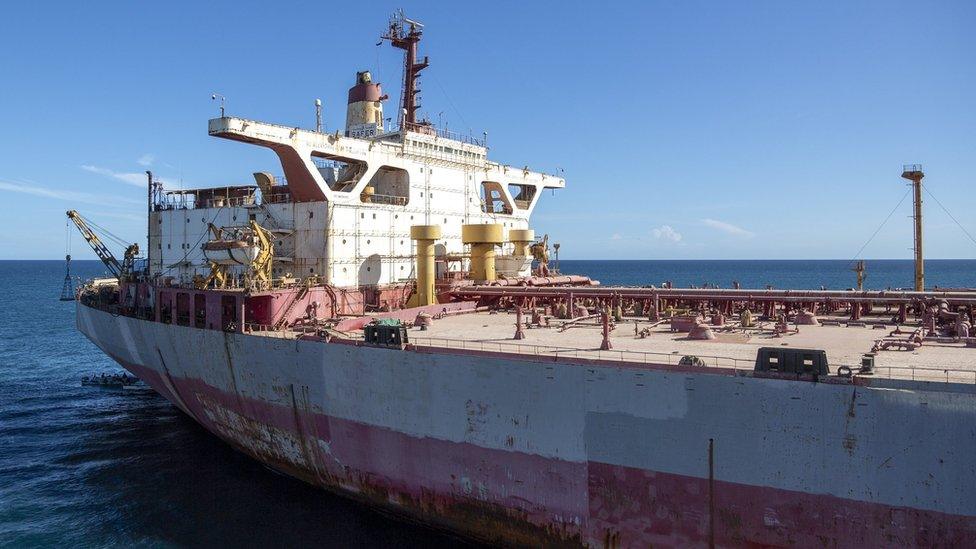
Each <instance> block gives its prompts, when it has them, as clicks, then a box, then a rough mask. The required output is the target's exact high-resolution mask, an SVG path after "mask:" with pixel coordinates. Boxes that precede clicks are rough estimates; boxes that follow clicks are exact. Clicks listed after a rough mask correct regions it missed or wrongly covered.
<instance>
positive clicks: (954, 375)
mask: <svg viewBox="0 0 976 549" xmlns="http://www.w3.org/2000/svg"><path fill="white" fill-rule="evenodd" d="M410 343H411V344H412V345H416V346H419V347H431V348H444V349H461V350H468V351H490V352H492V351H493V352H500V353H512V354H519V355H530V356H537V357H551V358H556V359H558V358H560V357H564V358H586V359H596V360H612V361H617V362H633V363H638V364H667V365H669V366H677V365H679V362H680V360H681V358H682V357H683V356H685V354H690V353H679V352H675V353H664V352H658V351H627V350H609V351H603V350H599V349H577V348H572V347H556V346H551V345H537V344H531V343H515V342H502V341H469V340H461V339H449V338H439V337H414V336H411V337H410ZM694 356H697V357H698V358H700V359H701V360H703V361H704V362H705V364H706V367H716V368H729V369H732V370H735V371H736V373H737V375H738V372H740V371H742V372H752V371H754V364H755V360H753V359H742V358H734V357H725V356H702V355H694ZM832 366H834V367H835V368H839V367H841V366H848V367H849V368H851V369H852V370H853V371H854V372H857V371H858V370H859V366H850V365H844V364H833V365H832ZM834 371H835V372H836V369H835V370H834ZM900 372H904V373H903V374H902V375H897V374H898V373H900ZM855 375H856V376H864V377H877V378H883V379H895V380H897V379H903V380H911V381H938V382H945V383H973V384H976V370H960V369H956V368H932V367H925V366H876V367H875V368H874V373H873V375H871V376H868V375H866V374H855Z"/></svg>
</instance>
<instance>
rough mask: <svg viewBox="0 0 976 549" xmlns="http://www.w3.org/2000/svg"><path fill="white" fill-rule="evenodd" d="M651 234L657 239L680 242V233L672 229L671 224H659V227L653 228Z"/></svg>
mask: <svg viewBox="0 0 976 549" xmlns="http://www.w3.org/2000/svg"><path fill="white" fill-rule="evenodd" d="M651 234H652V235H654V238H656V239H657V240H668V241H671V242H681V233H679V232H678V231H676V230H674V229H673V228H672V227H671V225H661V226H660V227H658V228H656V229H653V230H652V231H651Z"/></svg>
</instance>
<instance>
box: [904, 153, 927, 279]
mask: <svg viewBox="0 0 976 549" xmlns="http://www.w3.org/2000/svg"><path fill="white" fill-rule="evenodd" d="M901 176H902V177H903V178H905V179H907V180H909V181H911V182H912V190H913V191H914V193H915V210H914V215H913V216H912V217H913V218H914V220H915V291H916V292H922V291H925V256H924V255H922V178H923V177H925V173H924V172H922V165H921V164H907V165H905V167H904V169H902V172H901Z"/></svg>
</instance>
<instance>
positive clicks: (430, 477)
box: [69, 15, 976, 547]
mask: <svg viewBox="0 0 976 549" xmlns="http://www.w3.org/2000/svg"><path fill="white" fill-rule="evenodd" d="M422 28H423V27H422V25H420V24H419V23H417V22H416V21H412V20H409V19H407V18H405V17H402V15H399V16H397V17H395V18H394V19H393V20H392V22H391V24H390V26H389V28H388V30H387V32H386V33H385V34H384V35H383V39H385V40H388V41H389V42H390V43H391V44H392V45H393V46H394V47H396V48H399V49H402V50H403V51H404V58H405V64H404V86H403V88H404V93H403V97H401V100H400V111H399V114H398V117H397V128H396V129H395V130H394V129H390V128H388V127H387V124H386V119H385V118H384V116H383V103H384V101H386V98H385V96H384V94H383V93H382V90H381V88H380V86H379V84H377V83H374V82H373V78H372V75H371V74H369V73H368V72H367V71H362V72H359V73H358V74H357V75H356V77H355V83H354V85H353V87H352V88H351V89H350V91H349V94H348V104H347V123H346V127H345V128H344V130H341V131H320V128H316V130H307V129H302V128H295V127H287V126H282V125H276V124H271V123H266V122H259V121H255V120H249V119H245V118H239V117H233V116H223V112H222V116H221V117H219V118H216V119H213V120H211V121H210V124H209V132H210V134H211V135H213V136H216V137H222V138H226V139H231V140H234V141H240V142H244V143H248V144H253V145H258V146H263V147H267V148H269V149H271V150H273V151H274V152H275V153H276V154H277V155H278V158H279V159H280V162H281V169H282V172H283V174H282V175H273V174H272V173H270V172H257V173H255V174H254V177H255V182H254V184H253V185H251V184H243V185H238V186H230V187H219V188H205V189H190V190H179V191H173V190H166V189H163V188H162V187H161V186H160V185H159V184H158V183H156V182H155V181H154V180H153V178H152V175H151V174H150V175H149V181H148V183H149V189H150V197H151V201H150V212H149V228H148V232H149V234H148V240H149V250H148V254H147V255H148V261H147V262H146V265H145V267H144V268H141V267H139V265H138V263H137V262H136V261H135V254H136V253H137V249H136V248H135V247H130V248H129V249H128V250H127V252H126V254H125V260H124V261H121V262H120V261H118V260H116V259H115V258H114V256H112V255H111V252H110V251H108V249H107V248H106V247H105V246H104V245H103V244H101V242H100V241H99V240H98V237H97V236H96V235H95V234H94V232H92V231H91V230H88V229H87V224H85V223H84V220H83V219H81V218H80V216H78V215H77V214H76V213H75V214H74V215H75V217H72V219H75V222H76V224H78V226H79V228H80V229H81V230H82V232H83V233H84V234H85V238H86V240H87V241H88V242H89V243H90V244H91V245H92V246H93V248H95V249H96V251H98V252H100V253H99V256H100V257H102V258H103V260H104V261H105V262H106V265H108V266H109V268H110V269H112V271H113V277H112V278H109V279H99V280H95V281H91V282H89V283H88V284H86V285H85V286H83V287H82V288H80V289H79V292H78V299H77V322H78V326H79V329H80V330H81V331H82V332H83V333H84V334H85V335H86V336H88V337H89V338H90V339H91V340H92V341H93V342H94V343H95V344H96V345H98V346H99V347H100V348H101V349H103V350H104V351H105V352H106V353H107V354H108V355H109V356H111V357H112V358H113V359H114V360H116V361H118V362H119V363H120V364H121V365H123V366H124V367H125V368H126V369H128V370H129V371H131V372H132V373H134V374H136V375H137V376H139V377H140V378H141V379H142V380H144V381H146V382H147V383H148V384H150V385H151V386H152V387H153V388H154V389H155V390H156V391H158V392H159V393H160V394H162V395H163V396H165V397H166V398H167V399H169V400H170V401H171V402H172V403H173V404H174V405H175V406H177V407H179V408H180V409H181V410H182V411H184V412H185V413H186V414H187V415H189V416H190V417H192V418H193V419H194V420H196V421H198V422H199V423H200V424H201V425H203V426H204V427H205V428H207V429H208V430H209V431H211V432H212V433H214V434H215V435H216V436H218V437H220V438H222V439H223V440H225V441H227V442H228V443H229V444H232V445H233V446H234V447H236V448H238V449H239V450H241V451H242V452H245V453H247V454H248V455H251V456H253V457H254V458H255V459H258V460H260V461H261V462H263V463H265V464H267V465H269V466H270V467H273V468H275V469H276V470H279V471H282V472H284V473H287V474H289V475H292V476H294V477H296V478H300V479H302V480H304V481H306V482H309V483H311V484H313V485H316V486H320V487H323V488H326V489H329V490H333V491H337V492H339V493H342V494H344V495H347V496H349V497H353V498H356V499H359V500H361V501H364V502H366V503H368V504H370V505H375V506H377V507H382V508H384V509H387V510H390V511H393V512H395V513H399V514H402V515H405V516H409V517H411V518H413V519H418V520H421V521H424V522H427V523H430V524H433V525H436V526H439V527H444V528H448V529H451V530H454V531H456V532H460V533H462V534H464V535H468V536H472V537H474V538H478V539H482V540H486V541H491V542H505V543H508V544H519V545H543V544H544V545H552V546H556V545H567V546H578V545H585V546H602V547H638V546H639V547H647V546H652V545H653V546H665V547H687V546H711V547H738V546H745V545H754V546H787V545H791V546H811V545H818V546H819V545H824V546H835V547H838V546H839V547H850V546H856V545H861V546H892V545H894V546H932V545H943V546H958V545H963V544H967V543H969V542H970V541H971V539H972V538H973V536H974V535H976V496H974V495H973V491H972V489H971V487H972V486H974V485H976V457H974V456H976V431H974V429H973V425H974V424H976V365H974V361H973V356H972V354H973V353H976V338H973V337H972V326H973V320H974V316H976V294H974V293H973V292H972V291H966V290H953V291H936V290H926V289H925V288H924V287H922V288H918V289H917V291H900V290H899V291H880V292H879V291H867V290H863V289H860V288H859V289H858V290H847V291H827V290H820V291H816V290H774V289H765V290H751V289H740V288H735V289H717V288H707V289H694V288H691V289H682V288H672V287H670V285H669V284H665V285H664V286H663V287H655V286H646V287H640V288H615V287H602V286H600V285H599V284H598V283H596V282H595V281H592V280H590V279H588V278H586V277H581V276H570V275H563V274H560V273H558V272H554V270H553V269H550V266H549V262H548V254H549V243H548V238H547V237H545V236H543V237H541V238H538V237H537V236H536V235H535V233H534V231H533V230H532V228H531V226H530V224H529V219H530V216H531V214H532V212H533V210H534V209H535V207H536V205H537V203H538V200H539V198H540V196H541V195H542V191H543V190H544V189H546V188H550V189H556V188H562V187H564V181H563V179H562V178H560V177H556V176H553V175H549V174H544V173H540V172H534V171H531V170H529V169H528V168H526V167H523V168H518V167H512V166H506V165H504V164H499V163H495V162H492V161H490V160H488V158H487V153H488V149H487V147H486V143H485V142H484V139H480V140H479V139H474V138H470V137H461V136H458V135H454V134H450V133H448V132H445V131H442V130H439V129H436V128H434V127H433V126H432V125H431V124H429V123H427V122H425V121H423V120H418V114H417V113H418V108H419V105H417V103H416V93H415V91H416V89H417V86H418V81H417V76H418V74H419V73H420V71H421V70H423V69H425V68H426V67H427V66H428V64H429V61H428V59H427V58H426V57H423V58H421V57H420V56H419V52H418V44H419V41H420V37H421V33H422ZM917 171H918V173H919V174H920V173H921V169H920V167H919V168H918V170H917ZM906 173H907V172H906ZM919 180H920V176H919ZM70 215H72V212H69V216H70ZM918 234H919V239H920V232H919V233H918ZM103 256H104V257H103ZM919 272H920V271H919ZM861 274H863V272H862V273H861ZM920 284H921V283H920ZM923 286H924V285H923ZM897 349H904V351H898V350H897ZM906 351H907V352H906Z"/></svg>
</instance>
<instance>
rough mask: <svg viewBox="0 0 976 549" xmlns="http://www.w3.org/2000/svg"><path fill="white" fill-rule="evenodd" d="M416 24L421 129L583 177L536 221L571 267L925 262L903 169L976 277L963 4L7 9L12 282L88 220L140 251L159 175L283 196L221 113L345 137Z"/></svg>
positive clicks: (2, 220) (973, 18)
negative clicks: (636, 262) (220, 98)
mask: <svg viewBox="0 0 976 549" xmlns="http://www.w3.org/2000/svg"><path fill="white" fill-rule="evenodd" d="M398 7H402V8H404V10H405V12H406V14H407V16H408V17H411V18H414V19H418V20H420V21H422V22H424V23H425V25H426V27H425V32H424V39H423V42H422V44H421V53H422V54H424V55H428V56H430V62H431V66H430V68H428V69H427V70H425V71H424V73H423V75H422V77H421V85H420V87H421V89H422V94H421V98H422V100H421V104H422V106H423V110H422V113H424V114H426V115H427V116H428V117H429V118H430V119H431V120H433V121H435V122H437V121H440V122H441V125H446V126H448V127H449V128H450V129H451V130H455V131H463V132H468V131H470V132H471V133H473V134H474V135H478V136H480V135H481V133H482V131H488V133H489V145H490V151H489V158H491V159H493V160H496V161H500V162H503V163H507V164H511V165H514V166H519V167H521V166H525V165H528V166H529V167H530V168H532V169H534V170H540V171H546V172H549V173H558V174H559V175H562V176H564V177H565V178H566V188H565V189H563V190H559V191H555V192H553V193H551V194H550V192H548V191H547V192H546V195H545V196H543V197H542V199H541V200H540V202H539V206H538V208H537V209H536V211H535V214H534V216H533V218H532V222H531V225H532V226H533V227H534V228H535V229H536V232H537V234H542V233H548V234H549V235H550V237H551V239H553V240H555V241H557V242H560V243H561V244H562V248H561V250H560V255H561V257H562V258H564V259H851V258H854V257H855V256H857V255H858V253H859V250H860V249H861V248H862V246H864V245H865V243H866V242H868V241H869V239H870V237H871V236H872V234H873V233H874V232H875V231H876V230H877V229H878V228H879V226H881V225H882V222H883V221H885V219H886V218H888V215H889V213H890V212H893V213H891V216H890V218H888V221H887V223H886V224H885V225H884V226H883V227H882V228H881V230H880V231H878V232H877V236H875V237H874V238H873V239H871V240H870V242H869V243H868V244H867V246H864V249H863V252H861V254H860V256H861V257H864V258H910V257H911V254H912V251H911V247H912V230H911V219H910V215H911V204H910V203H911V200H910V198H909V199H906V200H904V201H903V202H902V203H901V204H900V206H898V207H897V208H896V205H898V204H899V200H901V199H902V197H903V196H904V194H905V191H906V186H905V183H906V181H905V180H903V179H901V178H900V174H901V169H902V165H903V164H905V163H922V164H923V166H924V170H925V173H926V178H925V186H926V188H927V189H928V190H929V191H930V192H931V195H928V194H927V195H926V196H925V203H924V204H925V205H924V207H925V217H924V218H925V221H926V225H925V250H926V256H927V257H931V258H973V257H976V242H974V241H973V240H971V239H970V237H968V236H967V234H966V232H965V231H968V233H969V235H973V236H976V216H974V215H973V212H976V191H974V189H976V176H974V171H976V162H974V161H976V109H974V101H976V61H974V59H976V33H974V32H973V31H972V29H973V27H974V24H976V3H974V2H971V1H960V2H952V1H944V2H899V1H884V2H880V1H879V2H860V1H836V2H809V3H799V2H778V1H763V2H750V1H743V2H719V1H715V2H696V1H681V2H678V1H667V2H664V1H646V2H604V3H590V2H524V1H523V2H508V1H496V2H477V3H474V2H452V3H424V2H410V1H408V2H402V1H401V2H395V3H391V2H323V1H317V2H286V1H282V2H267V1H263V2H250V1H234V2H178V1H173V2H132V1H102V2H64V3H50V2H15V3H11V4H9V5H7V6H5V7H4V20H5V24H4V25H3V32H0V75H3V76H2V83H0V128H2V130H0V259H54V258H59V257H61V256H62V255H63V254H64V250H65V240H66V237H65V235H66V226H65V216H64V211H65V210H67V209H72V208H73V209H78V210H79V211H80V212H81V213H82V214H83V215H85V216H87V217H88V218H90V219H93V220H95V221H96V222H97V223H99V224H100V225H102V226H104V227H106V228H108V229H109V230H111V231H112V232H113V233H114V234H117V235H119V236H123V237H125V238H126V239H128V240H133V241H137V240H140V239H144V238H145V176H144V175H143V172H144V171H145V170H147V169H151V170H153V171H154V172H155V173H156V174H157V175H158V176H159V177H160V178H161V179H162V180H163V181H164V182H165V183H166V184H167V185H168V186H169V187H171V188H175V187H177V186H180V185H182V186H187V187H190V186H211V185H213V186H218V185H226V184H236V183H250V182H252V181H253V179H252V177H251V173H253V172H255V171H270V172H272V173H281V170H280V167H279V166H278V163H277V158H276V157H275V155H274V154H273V153H272V152H270V151H268V150H266V149H263V148H259V147H253V146H248V145H244V144H241V143H235V142H231V141H227V140H222V139H217V138H211V137H209V136H208V135H207V120H208V119H209V118H213V117H216V116H217V115H218V105H217V104H216V103H215V102H214V101H212V100H211V94H213V93H220V94H222V95H224V96H225V97H226V107H227V112H228V114H232V115H236V116H242V117H246V118H253V119H258V120H264V121H269V122H276V123H281V124H285V125H294V126H302V127H314V123H315V117H314V106H313V102H314V100H315V99H316V98H321V99H322V101H323V104H324V110H325V125H326V128H327V129H329V130H332V129H335V128H339V127H341V126H342V125H343V124H344V117H345V108H344V103H345V94H346V90H347V89H348V88H349V87H350V86H351V85H352V84H353V83H354V79H355V73H356V71H357V70H363V69H369V70H371V71H372V72H373V74H374V80H378V81H380V82H382V83H383V84H384V91H386V92H387V93H388V94H389V95H390V97H392V98H393V99H392V100H391V101H390V102H389V103H388V104H387V110H388V111H390V112H392V111H395V108H396V107H395V102H396V98H397V97H398V96H399V80H400V78H401V75H400V63H401V61H400V53H399V51H398V50H393V49H392V48H390V47H389V46H388V45H383V46H379V47H377V46H376V42H377V41H378V40H377V38H378V36H379V35H380V34H381V33H382V31H383V30H384V29H385V25H386V23H387V21H388V18H389V16H390V14H391V13H392V12H393V11H394V9H396V8H398ZM931 196H934V197H935V199H938V202H940V203H941V204H942V205H943V206H944V207H945V208H946V209H947V211H948V212H949V213H948V214H947V213H946V211H944V210H943V209H942V207H941V206H940V205H939V203H937V202H936V201H935V199H933V198H931ZM950 214H951V215H950ZM953 217H954V218H955V219H956V220H958V222H959V223H961V224H962V226H963V228H964V229H965V231H964V230H963V229H961V228H960V227H959V225H957V224H956V222H955V221H953ZM71 230H72V231H73V230H74V229H73V228H72V229H71ZM71 251H72V254H73V255H74V256H75V257H79V258H93V257H94V255H93V254H91V252H90V251H89V250H88V249H87V248H86V247H85V245H84V243H83V242H82V241H81V239H80V237H79V236H78V235H73V236H72V246H71ZM116 252H117V253H120V252H121V250H116Z"/></svg>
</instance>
